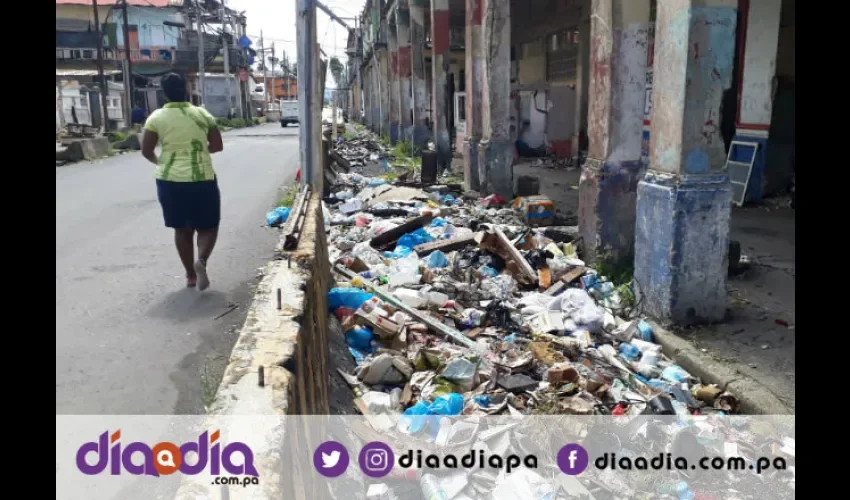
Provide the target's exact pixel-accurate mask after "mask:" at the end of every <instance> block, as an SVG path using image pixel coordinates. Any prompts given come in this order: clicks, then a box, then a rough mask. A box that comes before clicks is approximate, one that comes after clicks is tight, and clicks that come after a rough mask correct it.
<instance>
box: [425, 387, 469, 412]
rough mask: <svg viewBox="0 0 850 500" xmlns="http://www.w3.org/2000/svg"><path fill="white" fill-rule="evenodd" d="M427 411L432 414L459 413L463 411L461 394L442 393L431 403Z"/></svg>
mask: <svg viewBox="0 0 850 500" xmlns="http://www.w3.org/2000/svg"><path fill="white" fill-rule="evenodd" d="M428 411H429V412H430V413H431V414H432V415H446V416H451V415H460V412H462V411H463V396H461V395H460V394H458V393H456V392H450V393H448V394H443V395H442V396H440V397H438V398H437V399H435V400H434V402H433V403H431V408H429V410H428Z"/></svg>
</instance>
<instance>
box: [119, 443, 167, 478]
mask: <svg viewBox="0 0 850 500" xmlns="http://www.w3.org/2000/svg"><path fill="white" fill-rule="evenodd" d="M134 453H141V454H142V457H143V458H144V463H143V464H142V465H136V464H134V463H133V454H134ZM121 463H122V465H124V468H125V469H126V470H127V472H129V473H130V474H132V475H134V476H141V475H142V474H147V475H148V476H159V472H157V470H156V467H154V464H153V452H152V451H151V449H150V446H148V445H146V444H144V443H139V442H135V443H130V444H128V445H127V447H126V448H124V453H122V454H121Z"/></svg>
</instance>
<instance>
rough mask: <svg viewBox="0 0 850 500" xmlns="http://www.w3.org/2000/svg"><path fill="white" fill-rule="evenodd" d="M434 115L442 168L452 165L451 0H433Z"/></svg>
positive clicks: (432, 69)
mask: <svg viewBox="0 0 850 500" xmlns="http://www.w3.org/2000/svg"><path fill="white" fill-rule="evenodd" d="M431 48H432V50H431V76H432V78H431V84H432V85H433V87H432V90H431V95H432V96H433V101H432V102H431V116H432V120H433V122H434V142H435V143H436V146H437V165H438V166H439V169H440V170H444V169H447V168H450V167H451V164H452V146H451V144H450V143H449V128H448V116H447V112H446V110H447V106H448V105H450V103H447V102H446V78H447V74H448V67H449V59H448V57H449V56H448V53H449V0H431Z"/></svg>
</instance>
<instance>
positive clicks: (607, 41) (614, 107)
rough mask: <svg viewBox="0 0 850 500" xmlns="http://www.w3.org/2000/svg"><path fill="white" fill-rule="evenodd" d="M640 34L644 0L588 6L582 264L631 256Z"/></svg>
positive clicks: (642, 73) (642, 72) (641, 90)
mask: <svg viewBox="0 0 850 500" xmlns="http://www.w3.org/2000/svg"><path fill="white" fill-rule="evenodd" d="M675 1H678V0H675ZM648 30H649V0H593V2H592V3H591V23H590V38H591V40H590V89H589V90H590V95H589V102H588V107H589V110H588V124H587V135H588V153H587V162H586V163H585V167H584V169H583V170H582V174H581V180H580V181H579V214H578V215H579V231H580V233H581V236H582V241H583V248H584V258H585V260H586V261H589V262H596V261H599V260H605V261H607V262H610V263H611V264H613V265H615V266H617V265H629V264H631V262H632V261H633V258H634V241H635V203H636V199H637V183H638V180H640V176H641V175H642V173H643V171H642V165H641V162H640V152H641V151H640V148H641V139H642V138H641V136H642V133H643V107H644V99H645V96H646V41H647V36H648Z"/></svg>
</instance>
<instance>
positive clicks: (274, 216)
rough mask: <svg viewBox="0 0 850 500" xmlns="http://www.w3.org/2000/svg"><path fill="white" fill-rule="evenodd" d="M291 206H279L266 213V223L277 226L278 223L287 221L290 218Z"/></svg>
mask: <svg viewBox="0 0 850 500" xmlns="http://www.w3.org/2000/svg"><path fill="white" fill-rule="evenodd" d="M289 211H290V208H289V207H277V208H275V209H274V210H272V211H271V212H269V213H267V214H266V224H268V225H269V226H276V225H278V224H283V223H284V222H286V219H288V218H289Z"/></svg>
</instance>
